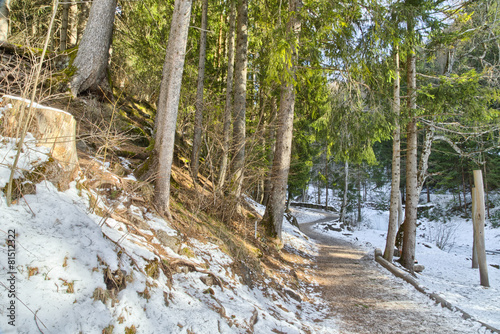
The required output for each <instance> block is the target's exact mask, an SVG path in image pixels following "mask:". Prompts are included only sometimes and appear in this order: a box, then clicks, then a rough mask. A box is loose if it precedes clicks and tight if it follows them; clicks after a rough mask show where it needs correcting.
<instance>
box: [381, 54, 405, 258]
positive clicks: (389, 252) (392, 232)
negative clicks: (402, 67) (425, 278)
mask: <svg viewBox="0 0 500 334" xmlns="http://www.w3.org/2000/svg"><path fill="white" fill-rule="evenodd" d="M394 64H395V75H394V85H393V95H394V97H393V103H392V111H393V113H394V131H393V135H392V182H391V204H390V208H389V226H388V231H387V240H386V244H385V251H384V259H386V260H387V261H389V262H392V258H393V256H394V246H395V242H396V235H397V233H398V229H399V224H398V216H399V210H398V209H399V208H398V205H399V203H400V202H401V195H400V193H399V187H400V181H401V127H400V125H399V117H400V113H401V99H400V79H399V51H398V49H397V48H396V52H395V54H394Z"/></svg>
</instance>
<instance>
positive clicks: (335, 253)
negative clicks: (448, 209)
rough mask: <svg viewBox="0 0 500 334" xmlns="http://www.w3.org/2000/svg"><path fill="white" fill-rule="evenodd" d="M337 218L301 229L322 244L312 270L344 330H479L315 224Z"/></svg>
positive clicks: (369, 256)
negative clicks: (318, 230) (323, 231)
mask: <svg viewBox="0 0 500 334" xmlns="http://www.w3.org/2000/svg"><path fill="white" fill-rule="evenodd" d="M334 218H335V217H334V216H329V217H326V218H325V219H321V220H317V221H315V222H312V223H307V224H301V225H300V229H301V230H302V232H304V233H305V234H306V235H308V236H309V237H311V238H313V239H314V240H316V241H317V243H318V246H319V247H320V250H319V255H318V256H317V258H316V259H315V263H316V264H315V270H314V273H313V275H314V276H315V277H314V279H315V280H316V281H317V282H318V284H319V290H320V291H321V294H322V295H323V298H324V299H325V300H327V301H329V303H330V309H331V312H332V314H331V316H332V317H333V318H336V319H339V324H338V325H339V329H340V333H345V334H350V333H384V334H385V333H391V334H393V333H405V334H406V333H450V334H451V333H478V326H477V324H474V323H471V322H466V321H464V320H463V319H462V318H461V317H460V316H459V315H458V314H456V313H452V312H450V311H448V310H446V309H442V308H441V307H440V306H436V305H433V303H432V302H431V301H430V300H429V299H428V298H427V297H425V296H423V295H421V294H419V293H418V292H416V291H414V289H413V287H411V286H410V285H407V284H406V283H403V281H401V280H399V279H396V278H394V277H392V276H391V275H390V274H389V273H388V272H387V271H385V270H384V269H383V268H382V267H380V266H378V264H376V262H375V261H374V260H373V255H372V254H367V253H366V252H365V251H363V250H360V249H358V248H356V247H355V246H354V245H352V244H350V243H348V242H346V241H344V240H340V239H335V238H332V237H329V236H326V235H324V234H321V233H318V232H317V231H316V230H314V229H313V226H314V225H315V224H317V223H318V222H325V221H329V220H333V219H334ZM480 332H484V331H483V330H480Z"/></svg>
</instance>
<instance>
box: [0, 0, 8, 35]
mask: <svg viewBox="0 0 500 334" xmlns="http://www.w3.org/2000/svg"><path fill="white" fill-rule="evenodd" d="M9 2H10V0H0V42H7V37H8V35H9Z"/></svg>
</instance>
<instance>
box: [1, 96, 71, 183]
mask: <svg viewBox="0 0 500 334" xmlns="http://www.w3.org/2000/svg"><path fill="white" fill-rule="evenodd" d="M0 103H1V104H2V105H3V106H8V108H7V111H6V112H4V115H3V116H4V117H3V127H2V128H3V129H2V134H3V135H4V136H6V137H7V136H8V137H14V136H15V135H16V133H17V128H18V123H19V119H20V117H21V113H22V109H23V107H24V110H25V111H24V112H25V116H24V119H26V115H27V114H28V110H29V105H30V101H29V100H27V99H23V98H20V97H16V96H10V95H4V96H3V97H2V101H1V102H0ZM33 107H34V109H33V118H32V121H31V123H30V126H29V128H28V131H29V132H31V134H32V135H33V136H34V137H35V138H36V139H37V140H38V143H37V145H38V146H45V147H48V148H49V149H50V152H51V156H52V158H53V159H54V160H55V161H56V162H57V163H58V164H59V166H60V173H58V174H59V175H58V176H57V177H56V178H55V179H53V180H50V181H53V182H54V181H55V183H56V185H57V186H58V187H59V188H60V189H61V190H64V189H67V187H68V184H69V183H70V182H71V181H73V180H74V179H75V177H76V175H77V174H78V171H79V164H78V156H77V153H76V138H75V137H76V121H75V119H74V118H73V115H71V114H69V113H68V112H66V111H63V110H60V109H55V108H51V107H46V106H43V105H40V104H37V103H34V104H33Z"/></svg>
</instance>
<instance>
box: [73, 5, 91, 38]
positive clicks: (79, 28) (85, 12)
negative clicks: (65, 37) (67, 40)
mask: <svg viewBox="0 0 500 334" xmlns="http://www.w3.org/2000/svg"><path fill="white" fill-rule="evenodd" d="M78 7H79V8H78V22H77V24H76V43H80V41H81V40H82V36H83V32H84V31H85V26H86V25H87V21H88V19H89V12H90V2H85V1H84V2H80V3H78Z"/></svg>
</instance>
